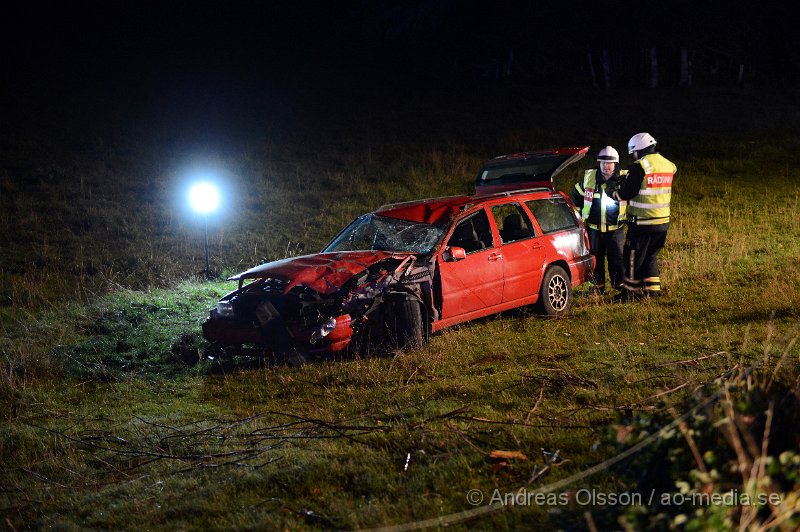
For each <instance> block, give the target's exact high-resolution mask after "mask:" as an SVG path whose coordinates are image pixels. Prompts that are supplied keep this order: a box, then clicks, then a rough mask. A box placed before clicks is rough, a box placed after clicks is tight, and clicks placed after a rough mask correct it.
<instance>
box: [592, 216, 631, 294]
mask: <svg viewBox="0 0 800 532" xmlns="http://www.w3.org/2000/svg"><path fill="white" fill-rule="evenodd" d="M624 242H625V231H624V229H617V230H615V231H606V232H605V233H603V232H601V231H598V230H597V229H589V249H590V251H591V253H592V255H594V259H595V263H594V272H593V274H592V280H591V281H592V283H593V284H594V285H596V286H597V287H599V288H600V289H604V288H605V285H606V259H608V276H609V277H610V278H611V286H612V287H614V288H616V289H620V288H622V279H623V276H624V273H625V272H624V266H623V261H622V247H623V243H624Z"/></svg>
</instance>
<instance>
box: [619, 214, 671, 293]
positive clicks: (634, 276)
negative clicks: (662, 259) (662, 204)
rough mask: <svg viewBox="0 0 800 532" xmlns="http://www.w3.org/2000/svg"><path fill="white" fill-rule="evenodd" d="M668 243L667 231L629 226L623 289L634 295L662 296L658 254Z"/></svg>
mask: <svg viewBox="0 0 800 532" xmlns="http://www.w3.org/2000/svg"><path fill="white" fill-rule="evenodd" d="M666 241H667V231H666V228H664V230H660V231H659V230H655V231H654V230H652V229H650V228H648V229H645V230H642V229H641V228H637V227H636V226H628V237H627V238H626V240H625V249H624V251H623V256H624V257H623V260H624V263H625V279H624V281H623V285H624V286H623V287H624V289H625V290H626V291H628V292H630V293H633V294H645V295H660V293H661V276H660V273H659V271H658V261H657V258H658V252H659V251H661V248H663V247H664V243H665V242H666Z"/></svg>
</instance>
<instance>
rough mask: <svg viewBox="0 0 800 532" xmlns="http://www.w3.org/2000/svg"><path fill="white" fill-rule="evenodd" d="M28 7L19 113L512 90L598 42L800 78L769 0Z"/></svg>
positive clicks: (21, 15)
mask: <svg viewBox="0 0 800 532" xmlns="http://www.w3.org/2000/svg"><path fill="white" fill-rule="evenodd" d="M17 4H19V5H17V6H15V7H13V8H8V7H7V8H6V10H7V11H6V12H5V13H4V15H3V17H2V19H3V20H2V22H0V24H2V28H1V30H2V34H1V35H0V39H1V41H0V54H2V55H0V58H2V62H3V64H4V67H5V68H4V70H5V75H4V81H3V84H2V85H3V86H2V88H3V104H4V105H3V107H4V108H5V109H6V110H8V108H10V107H11V108H13V107H17V108H19V107H20V106H22V107H26V106H32V108H33V107H36V106H37V105H39V104H41V105H45V106H47V107H48V108H50V109H52V108H58V107H63V108H73V109H82V110H84V111H85V112H90V111H91V108H92V107H93V106H98V107H103V106H108V107H115V106H116V107H118V108H120V107H125V106H128V107H141V106H145V107H149V108H151V109H153V110H157V109H159V108H173V107H175V105H176V104H180V103H182V104H184V105H186V106H188V107H189V108H191V107H192V106H193V105H198V106H203V105H209V104H211V103H212V102H214V103H218V102H221V101H236V102H237V104H238V105H244V106H246V105H248V104H250V103H252V104H253V105H256V104H257V102H258V101H259V99H263V97H264V94H265V93H267V94H271V95H273V96H274V98H275V101H276V102H280V101H281V98H282V97H286V95H290V94H292V93H296V92H302V91H308V90H311V91H313V90H314V88H315V87H328V86H331V85H335V84H351V85H355V84H359V85H362V86H367V85H368V86H371V87H375V88H376V89H377V90H382V89H384V88H388V87H396V85H397V82H398V81H403V82H404V83H406V84H408V85H412V86H413V85H415V84H418V83H422V84H424V83H428V82H430V81H431V80H438V81H442V80H449V81H452V80H465V81H466V82H472V81H474V80H475V79H477V78H479V77H481V76H484V77H486V76H487V74H486V72H489V74H488V76H489V77H491V72H493V70H492V67H491V65H492V64H497V63H502V62H504V61H506V60H507V59H508V57H509V52H510V51H511V50H513V52H514V59H515V63H514V76H515V78H514V79H517V80H522V81H523V82H525V81H526V80H527V81H528V82H536V83H545V84H548V83H549V84H553V83H555V84H558V83H560V82H561V81H562V80H570V81H572V82H574V80H575V79H578V80H582V81H581V82H585V79H586V77H587V74H586V73H585V67H586V64H585V56H586V48H587V45H589V46H593V47H594V48H595V49H596V50H599V49H601V48H603V47H605V48H608V49H609V50H611V51H612V53H615V52H616V53H619V52H625V53H630V54H632V55H634V56H635V54H636V53H638V52H639V50H643V49H644V48H645V47H647V46H653V45H655V46H659V47H661V48H662V49H663V50H664V54H665V56H667V59H663V58H662V62H663V64H664V65H665V68H669V67H670V61H673V62H674V61H676V58H677V57H678V53H677V52H676V50H678V49H679V47H680V46H681V45H682V44H684V43H685V44H686V46H689V47H690V48H691V49H692V50H696V51H698V56H697V60H696V64H695V68H696V69H698V71H699V70H700V69H709V68H711V67H713V66H717V63H718V64H720V65H722V66H723V68H729V69H730V70H731V71H733V66H731V65H734V66H735V65H736V64H737V63H739V62H745V63H747V64H748V65H749V66H750V67H753V65H755V66H754V68H755V70H754V72H756V74H754V76H755V79H757V80H758V81H759V82H765V83H784V84H785V83H790V84H796V82H797V80H798V74H799V73H800V51H798V50H800V42H798V37H797V33H798V32H797V30H796V28H797V27H798V25H797V24H796V23H797V19H798V15H797V13H796V11H797V10H796V9H794V8H791V7H778V4H777V3H775V4H774V5H773V4H772V2H771V1H770V0H766V1H760V2H756V1H754V0H732V1H731V2H725V3H720V4H717V3H702V2H693V1H689V0H676V1H672V2H668V1H664V0H661V1H650V0H643V1H640V2H636V3H635V4H632V3H631V2H626V1H621V0H611V1H609V2H584V1H541V2H536V1H527V2H526V1H522V0H511V1H500V2H473V1H459V0H428V1H422V0H416V1H399V2H383V1H377V0H361V1H353V0H350V1H344V2H322V1H320V2H309V1H303V0H299V1H293V2H271V1H254V0H252V1H236V2H215V3H211V2H198V1H168V2H164V1H162V2H149V1H144V2H59V3H56V2H53V3H46V2H35V1H34V2H25V3H22V2H19V3H17ZM707 4H708V5H707ZM712 4H713V5H712ZM709 58H711V59H709ZM709 61H713V62H714V63H715V64H714V65H709V64H706V63H708V62H709ZM487 65H488V67H487ZM481 69H485V70H483V71H482V70H481ZM673 70H674V69H673ZM542 72H549V73H550V74H549V77H548V78H544V77H543V76H544V74H542ZM526 76H527V77H526ZM621 83H627V84H630V83H632V81H631V78H630V77H629V78H627V79H623V80H622V81H621ZM636 83H639V82H638V81H636ZM665 83H667V84H670V83H671V84H674V83H675V79H674V77H673V79H667V80H666V81H665ZM276 105H278V106H279V105H280V104H276Z"/></svg>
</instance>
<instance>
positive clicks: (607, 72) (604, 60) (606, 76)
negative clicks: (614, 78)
mask: <svg viewBox="0 0 800 532" xmlns="http://www.w3.org/2000/svg"><path fill="white" fill-rule="evenodd" d="M600 63H601V64H602V65H603V83H604V84H605V87H606V89H610V88H611V60H610V59H609V57H608V48H603V53H602V54H601V55H600Z"/></svg>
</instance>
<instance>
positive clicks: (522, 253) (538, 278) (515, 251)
mask: <svg viewBox="0 0 800 532" xmlns="http://www.w3.org/2000/svg"><path fill="white" fill-rule="evenodd" d="M490 210H491V213H492V217H493V218H494V222H495V225H496V226H497V229H498V233H499V235H500V241H501V242H500V253H501V254H502V260H501V261H500V262H502V264H503V299H502V300H503V302H504V303H505V302H508V301H515V300H518V299H523V298H525V297H531V296H533V295H534V294H537V293H538V292H539V285H540V283H541V282H542V271H543V268H542V265H543V262H544V256H545V254H544V249H543V248H542V242H541V239H539V238H537V235H536V233H535V230H534V227H533V224H532V223H531V220H530V216H529V215H528V213H527V212H525V210H524V209H523V208H522V207H521V206H520V204H519V203H504V204H502V205H495V206H493V207H492V208H491V209H490Z"/></svg>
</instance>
